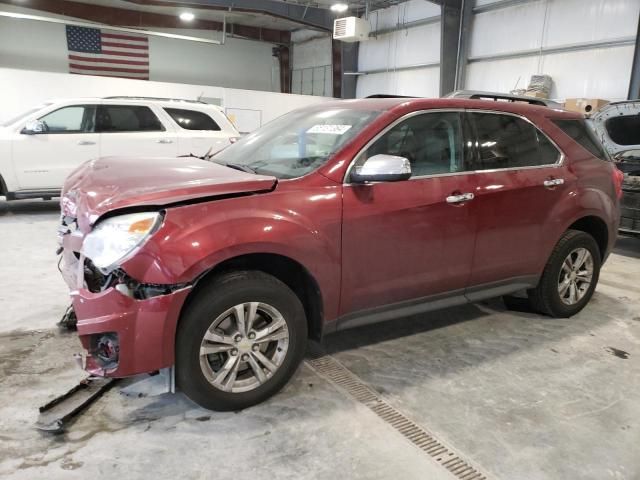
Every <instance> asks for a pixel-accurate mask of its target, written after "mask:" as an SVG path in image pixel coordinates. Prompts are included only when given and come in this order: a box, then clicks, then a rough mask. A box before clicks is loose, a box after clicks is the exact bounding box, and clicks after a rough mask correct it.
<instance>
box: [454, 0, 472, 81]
mask: <svg viewBox="0 0 640 480" xmlns="http://www.w3.org/2000/svg"><path fill="white" fill-rule="evenodd" d="M473 4H474V1H473V0H462V5H461V8H462V13H461V15H460V35H459V39H458V56H457V62H456V63H457V66H456V81H455V84H454V90H464V88H465V80H466V79H465V77H466V73H467V63H468V59H469V45H470V43H471V23H472V22H473Z"/></svg>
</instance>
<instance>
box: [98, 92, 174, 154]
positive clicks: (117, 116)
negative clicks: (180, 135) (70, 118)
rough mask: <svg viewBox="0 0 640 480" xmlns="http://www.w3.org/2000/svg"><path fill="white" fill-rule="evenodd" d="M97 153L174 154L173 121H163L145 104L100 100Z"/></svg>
mask: <svg viewBox="0 0 640 480" xmlns="http://www.w3.org/2000/svg"><path fill="white" fill-rule="evenodd" d="M96 128H97V129H98V131H99V132H100V155H101V156H103V157H106V156H110V155H125V156H136V157H147V156H148V157H175V156H176V155H177V153H178V145H177V136H176V132H175V128H174V127H173V125H169V124H166V125H165V124H164V123H162V121H161V120H160V118H158V115H157V114H156V112H154V110H153V109H152V108H150V107H149V106H147V105H134V104H120V105H115V104H103V105H101V106H100V107H99V108H98V114H97V116H96Z"/></svg>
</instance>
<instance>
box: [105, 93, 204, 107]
mask: <svg viewBox="0 0 640 480" xmlns="http://www.w3.org/2000/svg"><path fill="white" fill-rule="evenodd" d="M102 99H103V100H155V101H159V102H187V103H201V104H204V105H208V103H206V102H203V101H201V100H188V99H186V98H163V97H136V96H128V95H114V96H110V97H102Z"/></svg>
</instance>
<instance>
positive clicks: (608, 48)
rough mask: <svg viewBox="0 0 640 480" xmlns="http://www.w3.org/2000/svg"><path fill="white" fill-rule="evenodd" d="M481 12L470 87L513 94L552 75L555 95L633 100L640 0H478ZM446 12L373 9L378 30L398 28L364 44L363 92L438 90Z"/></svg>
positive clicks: (415, 4) (418, 2)
mask: <svg viewBox="0 0 640 480" xmlns="http://www.w3.org/2000/svg"><path fill="white" fill-rule="evenodd" d="M474 12H475V13H474V15H473V23H472V29H471V38H470V45H469V64H468V65H467V67H466V75H465V88H467V89H474V90H489V91H500V92H508V91H510V90H513V89H514V88H526V86H527V84H528V82H529V78H530V77H531V75H533V74H536V73H546V74H548V75H551V76H552V77H553V80H554V88H553V90H552V92H551V95H552V97H553V98H558V99H564V98H567V97H583V96H584V97H599V98H606V99H609V100H618V99H624V98H626V96H627V91H628V88H629V79H630V75H631V65H632V60H633V50H634V46H633V42H634V40H635V35H636V32H637V26H638V15H639V13H640V0H528V1H527V0H520V1H517V0H510V1H505V0H477V1H476V7H475V8H474ZM439 15H440V7H438V6H436V5H434V4H431V3H430V2H426V1H424V0H411V1H409V2H406V3H402V4H400V5H398V6H396V7H392V8H388V9H385V10H381V11H376V12H372V13H371V15H370V16H369V22H370V24H371V28H372V30H373V31H375V30H384V29H390V28H396V29H397V31H393V32H389V33H383V34H380V35H378V36H377V38H375V39H371V40H369V41H367V42H362V43H361V44H360V54H359V71H360V72H361V73H366V75H360V76H359V77H358V86H357V96H358V97H363V96H366V95H370V94H374V93H390V94H399V95H420V96H431V97H435V96H438V86H439V75H440V69H439V66H438V62H439V59H440V22H439V21H438V20H439V19H438V18H436V17H439ZM425 19H426V20H427V22H426V23H427V24H422V25H418V26H415V23H416V22H417V23H420V22H422V23H425V22H424V21H425ZM406 23H408V24H409V25H408V27H409V28H402V27H403V25H404V24H406ZM412 23H413V25H412Z"/></svg>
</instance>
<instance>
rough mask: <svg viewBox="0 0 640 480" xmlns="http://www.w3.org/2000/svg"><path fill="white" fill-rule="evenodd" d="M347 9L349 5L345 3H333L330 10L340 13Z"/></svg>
mask: <svg viewBox="0 0 640 480" xmlns="http://www.w3.org/2000/svg"><path fill="white" fill-rule="evenodd" d="M347 10H349V5H347V4H346V3H334V4H333V5H331V11H332V12H337V13H342V12H346V11H347Z"/></svg>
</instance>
